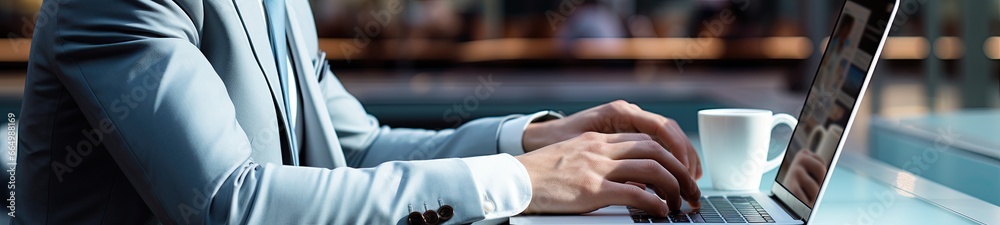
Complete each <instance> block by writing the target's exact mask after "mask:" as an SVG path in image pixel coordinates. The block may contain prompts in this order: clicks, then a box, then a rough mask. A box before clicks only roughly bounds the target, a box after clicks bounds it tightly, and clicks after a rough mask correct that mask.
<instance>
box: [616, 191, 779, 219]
mask: <svg viewBox="0 0 1000 225" xmlns="http://www.w3.org/2000/svg"><path fill="white" fill-rule="evenodd" d="M698 201H699V202H701V208H700V209H697V210H692V211H691V212H687V213H684V212H672V213H670V215H667V217H655V216H653V215H650V214H648V213H646V212H645V211H642V210H641V209H637V208H632V207H628V211H629V214H631V215H632V221H633V222H635V223H774V219H772V218H771V214H768V213H767V212H766V211H764V207H761V206H760V204H759V203H757V200H754V199H753V197H750V196H727V197H723V196H712V197H707V198H706V197H701V199H699V200H698Z"/></svg>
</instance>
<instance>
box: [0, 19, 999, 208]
mask: <svg viewBox="0 0 1000 225" xmlns="http://www.w3.org/2000/svg"><path fill="white" fill-rule="evenodd" d="M311 2H312V3H313V14H314V17H315V18H316V23H317V30H318V35H319V37H320V40H319V41H320V47H321V48H322V49H323V50H324V51H325V52H326V53H327V55H326V57H327V59H329V61H330V63H331V65H332V70H333V71H334V72H335V73H336V74H337V76H338V77H339V78H340V79H341V80H342V81H343V83H344V85H345V86H346V88H347V89H348V90H349V91H350V92H351V93H353V94H354V95H355V96H357V98H358V99H360V100H361V102H362V103H363V104H364V105H365V106H366V109H368V111H369V113H371V114H374V115H375V116H377V117H378V118H380V120H381V121H382V122H383V123H384V124H387V125H391V126H398V127H421V128H429V129H440V128H450V127H455V126H456V125H458V124H460V123H462V122H466V121H469V120H471V119H474V118H478V117H483V116H497V115H505V114H510V113H530V112H534V111H537V110H542V109H555V110H560V111H563V112H565V113H572V112H575V111H578V110H582V109H585V108H588V107H591V106H595V105H598V104H602V103H606V102H608V101H612V100H616V99H625V100H629V101H632V102H634V103H636V104H638V105H640V106H641V107H643V108H645V109H647V110H650V111H653V112H657V113H660V114H663V115H665V116H668V117H672V118H675V119H676V120H677V121H678V122H679V123H680V124H681V126H682V127H683V128H684V129H685V130H687V131H688V132H689V133H690V134H691V135H697V120H696V118H697V115H696V112H697V110H699V109H704V108H714V107H750V108H765V109H770V110H774V111H776V112H786V113H791V114H793V115H797V114H798V113H799V110H800V109H801V104H802V102H803V100H804V98H805V94H806V93H805V91H806V90H807V87H808V86H809V84H810V82H811V80H812V77H813V75H814V73H815V70H816V67H817V64H818V61H819V57H821V56H822V50H823V49H824V48H823V47H824V45H825V41H826V39H827V36H828V35H829V32H830V31H831V30H832V26H833V22H834V20H835V19H836V16H837V15H838V10H839V9H840V5H841V4H842V3H843V1H841V0H810V1H800V0H753V1H744V0H596V1H595V0H340V1H333V0H311ZM902 4H903V5H902V6H901V7H900V10H899V14H898V16H897V19H896V23H895V24H892V29H893V32H892V33H891V38H890V39H889V40H888V41H887V44H886V47H885V49H884V51H883V54H882V57H881V59H880V62H879V67H878V70H877V71H876V75H875V77H874V79H873V81H872V84H871V85H870V86H869V92H868V95H867V96H866V98H865V99H864V101H863V103H862V106H861V108H860V109H859V114H858V115H857V120H856V123H855V124H854V127H853V129H852V130H851V134H850V137H849V145H848V147H846V148H845V149H846V151H849V152H855V153H857V154H858V155H863V156H866V157H870V158H872V159H876V160H878V161H882V162H885V163H887V164H889V165H893V166H896V167H898V168H900V169H902V170H907V169H908V168H907V167H909V166H910V165H907V164H906V162H907V161H906V160H908V159H910V157H911V156H915V155H920V154H926V151H927V148H928V146H941V147H940V149H937V150H941V151H935V154H937V153H940V155H939V156H940V157H939V158H935V162H934V163H933V164H932V165H931V166H932V168H933V169H932V170H929V171H930V172H923V173H919V174H917V175H920V176H922V177H925V178H927V179H929V180H932V181H935V182H938V183H941V184H943V185H945V186H948V187H950V188H954V189H956V190H958V191H961V192H964V193H967V194H969V195H972V196H975V197H977V198H980V199H982V200H984V201H987V202H990V203H992V204H994V205H998V204H1000V194H997V193H996V192H995V190H998V189H1000V141H998V139H997V138H996V137H998V135H1000V109H998V107H1000V89H998V74H1000V69H998V64H1000V63H998V60H1000V19H998V17H1000V16H998V15H1000V1H997V0H974V1H973V0H965V1H962V0H902ZM41 5H42V3H41V1H40V0H0V33H2V34H4V37H5V38H8V39H5V40H2V41H0V42H2V43H0V111H2V112H4V114H6V112H15V113H17V112H18V111H19V110H18V107H19V106H18V105H19V96H20V95H21V94H22V91H23V80H24V76H25V70H24V68H25V61H26V59H27V56H28V43H30V42H29V40H28V39H27V38H30V36H31V27H32V26H33V24H34V23H35V20H34V18H35V17H36V15H37V14H36V13H37V12H38V9H39V7H41ZM788 133H790V132H789V131H788V130H781V129H778V130H776V131H775V134H776V136H777V138H775V140H774V141H773V142H774V143H775V144H774V145H775V146H776V147H780V146H783V145H784V143H785V141H787V135H788ZM782 137H783V138H782ZM943 139H945V140H949V141H942V140H943ZM950 140H953V141H950ZM922 171H923V170H922ZM911 172H913V171H911ZM969 184H976V185H969ZM903 188H905V187H903Z"/></svg>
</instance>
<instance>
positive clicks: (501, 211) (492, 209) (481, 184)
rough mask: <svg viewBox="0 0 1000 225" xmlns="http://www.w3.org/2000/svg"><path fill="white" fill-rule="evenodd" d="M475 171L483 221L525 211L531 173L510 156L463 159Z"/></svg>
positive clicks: (473, 174)
mask: <svg viewBox="0 0 1000 225" xmlns="http://www.w3.org/2000/svg"><path fill="white" fill-rule="evenodd" d="M461 160H462V161H463V162H465V165H466V166H468V167H469V171H471V172H472V178H473V179H474V180H475V183H476V189H477V191H479V201H480V202H481V203H482V207H483V214H484V215H485V216H486V218H484V220H490V219H497V218H503V217H511V216H514V215H517V214H519V213H521V212H524V210H525V209H527V208H528V203H530V202H531V179H530V178H529V177H528V170H527V169H525V168H524V165H522V164H521V162H520V161H518V160H517V159H516V158H514V157H513V156H511V155H508V154H498V155H491V156H479V157H472V158H462V159H461Z"/></svg>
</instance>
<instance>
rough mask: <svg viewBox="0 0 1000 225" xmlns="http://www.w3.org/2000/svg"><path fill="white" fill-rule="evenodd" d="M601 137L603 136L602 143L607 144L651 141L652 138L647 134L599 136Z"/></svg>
mask: <svg viewBox="0 0 1000 225" xmlns="http://www.w3.org/2000/svg"><path fill="white" fill-rule="evenodd" d="M601 135H602V136H604V141H605V142H607V143H620V142H629V141H649V140H653V137H650V136H649V135H648V134H643V133H613V134H601Z"/></svg>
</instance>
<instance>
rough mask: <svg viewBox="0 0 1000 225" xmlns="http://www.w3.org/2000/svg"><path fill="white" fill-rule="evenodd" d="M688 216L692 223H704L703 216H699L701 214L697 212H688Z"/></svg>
mask: <svg viewBox="0 0 1000 225" xmlns="http://www.w3.org/2000/svg"><path fill="white" fill-rule="evenodd" d="M688 218H690V219H691V222H692V223H704V222H705V218H703V217H701V214H698V213H688Z"/></svg>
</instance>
